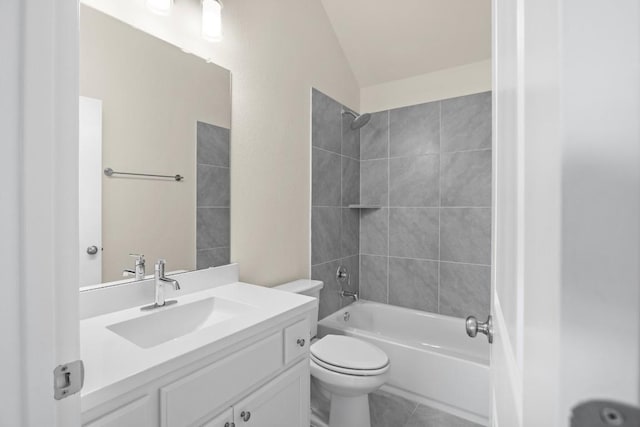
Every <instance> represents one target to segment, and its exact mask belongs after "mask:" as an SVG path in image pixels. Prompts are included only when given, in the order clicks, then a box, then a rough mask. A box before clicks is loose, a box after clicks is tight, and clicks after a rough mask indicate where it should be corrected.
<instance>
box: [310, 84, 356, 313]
mask: <svg viewBox="0 0 640 427" xmlns="http://www.w3.org/2000/svg"><path fill="white" fill-rule="evenodd" d="M311 102H312V120H311V121H312V125H311V127H312V130H311V140H312V152H311V163H312V168H311V170H312V172H311V175H312V177H311V181H312V185H311V187H312V188H311V205H312V206H311V277H312V278H313V279H317V280H322V281H323V282H324V288H323V290H322V291H321V294H320V317H324V316H326V315H327V314H330V313H333V312H334V311H336V310H338V309H340V308H341V307H342V306H344V305H346V304H348V303H349V302H351V301H350V300H348V299H342V298H341V297H340V295H339V292H340V285H339V284H338V282H337V280H336V277H335V276H336V270H337V269H338V266H340V265H344V266H346V267H347V268H348V270H349V272H350V273H351V289H352V290H357V289H358V284H359V252H360V247H359V242H360V224H359V222H360V218H359V211H358V209H350V208H349V207H348V206H349V205H350V204H357V203H359V200H360V173H361V167H360V131H359V130H355V131H354V130H351V128H350V125H351V121H352V120H353V118H352V117H351V116H349V115H344V116H343V115H342V110H343V108H344V109H347V108H346V107H345V106H343V105H341V104H340V103H339V102H337V101H335V100H333V99H331V98H330V97H328V96H326V95H324V94H323V93H321V92H319V91H317V90H315V89H313V91H312V94H311Z"/></svg>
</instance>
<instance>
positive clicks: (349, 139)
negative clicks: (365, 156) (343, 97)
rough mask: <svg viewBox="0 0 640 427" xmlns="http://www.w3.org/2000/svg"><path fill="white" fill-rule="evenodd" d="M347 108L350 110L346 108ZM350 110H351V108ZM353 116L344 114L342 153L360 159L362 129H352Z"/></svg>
mask: <svg viewBox="0 0 640 427" xmlns="http://www.w3.org/2000/svg"><path fill="white" fill-rule="evenodd" d="M345 110H349V109H348V108H345ZM349 111H350V110H349ZM351 122H353V117H351V116H350V115H349V114H342V155H343V156H348V157H351V158H353V159H356V160H359V159H360V129H355V130H354V129H351Z"/></svg>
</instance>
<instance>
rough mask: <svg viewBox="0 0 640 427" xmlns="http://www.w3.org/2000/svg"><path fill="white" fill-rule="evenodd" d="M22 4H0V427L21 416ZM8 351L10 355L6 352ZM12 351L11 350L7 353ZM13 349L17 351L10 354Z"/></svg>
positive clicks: (14, 423) (15, 423)
mask: <svg viewBox="0 0 640 427" xmlns="http://www.w3.org/2000/svg"><path fill="white" fill-rule="evenodd" d="M20 13H21V1H20V0H11V1H3V2H2V3H0V28H1V29H2V31H1V34H2V37H0V55H2V58H3V60H2V61H1V62H0V93H2V96H0V135H2V136H1V138H2V155H0V181H1V182H2V183H3V185H0V205H2V209H0V235H1V236H2V238H1V239H0V268H1V269H2V271H3V272H4V273H3V283H4V286H3V291H2V299H3V304H4V305H5V307H3V309H2V310H0V335H1V336H2V337H3V340H4V341H5V343H7V345H5V346H4V349H3V350H0V363H1V364H2V366H11V367H12V369H7V372H5V379H4V380H3V382H4V381H6V383H7V384H13V386H12V387H2V388H0V401H2V402H3V407H2V411H0V425H8V426H19V425H23V421H24V418H23V415H24V411H25V406H24V404H23V403H24V402H23V401H22V393H24V386H23V382H22V377H23V375H24V370H25V368H26V367H25V366H24V365H23V364H22V358H21V356H22V354H21V351H20V350H19V349H17V347H18V345H17V344H18V343H19V342H20V335H21V324H22V322H21V316H20V307H21V302H22V301H21V296H20V278H21V277H20V268H19V265H20V250H19V248H20V199H19V198H20V142H21V141H20V110H19V109H18V108H17V107H18V106H19V105H20V97H21V93H20V74H21V70H22V69H21V64H20V46H21V45H20V41H21V40H20V39H21V37H20V35H21V25H20V24H21V21H20ZM7 350H9V351H7ZM11 350H14V351H11ZM15 350H18V351H15Z"/></svg>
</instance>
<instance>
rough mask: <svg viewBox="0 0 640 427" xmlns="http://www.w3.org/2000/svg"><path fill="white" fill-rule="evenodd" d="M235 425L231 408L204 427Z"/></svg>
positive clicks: (203, 426) (228, 426) (229, 426)
mask: <svg viewBox="0 0 640 427" xmlns="http://www.w3.org/2000/svg"><path fill="white" fill-rule="evenodd" d="M232 423H233V409H231V408H229V409H227V410H226V411H224V412H223V413H222V414H220V415H218V416H217V417H215V418H214V419H212V420H209V421H207V422H206V423H204V424H203V425H202V427H231V424H232Z"/></svg>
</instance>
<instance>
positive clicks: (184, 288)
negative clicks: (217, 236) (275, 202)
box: [80, 265, 317, 427]
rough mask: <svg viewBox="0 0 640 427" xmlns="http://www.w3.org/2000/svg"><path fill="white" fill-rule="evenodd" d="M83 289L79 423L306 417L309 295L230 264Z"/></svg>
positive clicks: (166, 424) (296, 422)
mask: <svg viewBox="0 0 640 427" xmlns="http://www.w3.org/2000/svg"><path fill="white" fill-rule="evenodd" d="M172 277H173V278H174V279H176V280H178V281H179V282H180V285H181V290H179V291H174V290H167V292H166V297H167V301H170V300H175V301H177V302H176V303H173V304H171V305H167V306H165V307H158V308H154V309H152V310H146V311H143V310H141V309H140V308H141V306H144V305H147V304H148V303H149V302H152V301H153V291H154V289H153V287H154V284H153V281H150V280H145V281H141V282H134V283H129V284H126V285H118V286H112V287H105V288H99V289H95V288H93V289H90V290H87V291H84V292H81V297H80V302H81V315H82V321H81V325H80V333H81V347H82V359H83V361H84V364H85V384H84V387H83V390H82V424H83V425H84V426H91V427H95V426H113V427H116V426H117V427H123V426H132V427H133V426H136V427H138V426H154V427H155V426H162V427H178V426H208V427H233V426H234V424H235V426H236V427H240V426H244V425H246V426H252V425H253V426H279V427H289V426H290V427H299V426H301V425H309V359H308V357H309V330H310V329H309V328H310V321H311V316H312V315H313V313H314V310H316V309H317V301H316V300H315V299H314V298H310V297H305V296H302V295H298V294H292V293H287V292H281V291H277V290H273V289H268V288H264V287H260V286H254V285H250V284H246V283H240V282H238V267H237V265H229V266H224V267H218V268H211V269H206V270H199V271H194V272H189V273H182V274H177V275H173V276H172Z"/></svg>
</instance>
